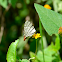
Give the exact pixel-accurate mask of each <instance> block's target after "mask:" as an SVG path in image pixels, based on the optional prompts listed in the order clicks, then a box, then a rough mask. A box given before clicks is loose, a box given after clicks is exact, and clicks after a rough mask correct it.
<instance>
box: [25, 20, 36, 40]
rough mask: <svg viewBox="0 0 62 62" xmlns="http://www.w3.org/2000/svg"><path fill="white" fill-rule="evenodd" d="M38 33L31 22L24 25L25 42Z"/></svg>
mask: <svg viewBox="0 0 62 62" xmlns="http://www.w3.org/2000/svg"><path fill="white" fill-rule="evenodd" d="M35 32H36V30H35V28H34V26H33V25H32V23H31V22H30V21H28V20H27V21H26V22H25V24H24V41H25V39H26V38H27V37H31V36H32V35H34V33H35Z"/></svg>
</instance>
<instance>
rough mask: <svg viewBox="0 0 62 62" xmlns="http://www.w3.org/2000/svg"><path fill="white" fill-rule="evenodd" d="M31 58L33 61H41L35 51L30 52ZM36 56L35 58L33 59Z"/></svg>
mask: <svg viewBox="0 0 62 62" xmlns="http://www.w3.org/2000/svg"><path fill="white" fill-rule="evenodd" d="M30 57H31V58H30V59H31V61H32V62H34V61H35V62H39V61H38V60H37V56H36V55H35V53H33V52H30ZM33 58H34V59H33Z"/></svg>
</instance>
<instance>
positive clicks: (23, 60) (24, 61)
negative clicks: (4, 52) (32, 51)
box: [21, 59, 29, 62]
mask: <svg viewBox="0 0 62 62" xmlns="http://www.w3.org/2000/svg"><path fill="white" fill-rule="evenodd" d="M21 62H29V61H28V60H27V59H22V61H21Z"/></svg>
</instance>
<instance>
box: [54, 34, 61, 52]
mask: <svg viewBox="0 0 62 62" xmlns="http://www.w3.org/2000/svg"><path fill="white" fill-rule="evenodd" d="M55 49H57V51H58V50H59V49H60V38H59V35H56V40H55Z"/></svg>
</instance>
